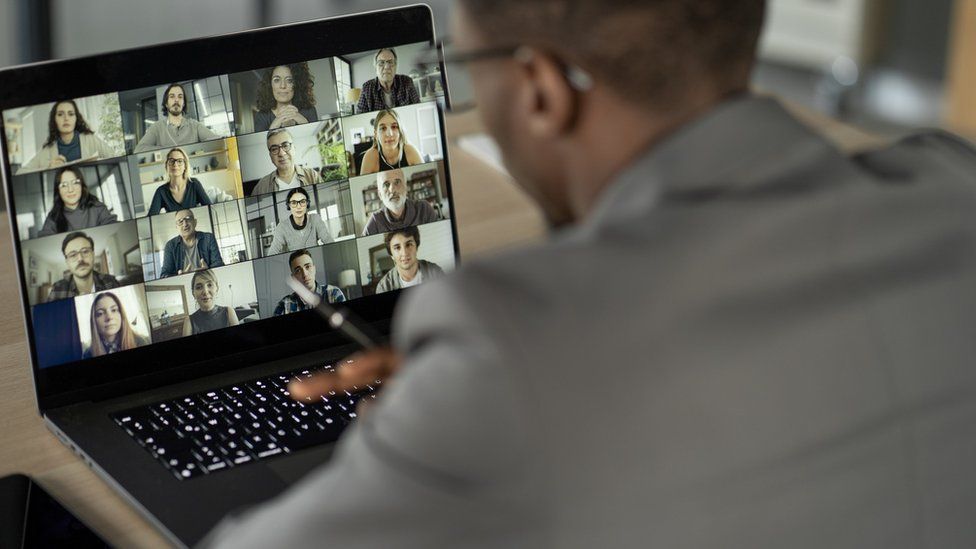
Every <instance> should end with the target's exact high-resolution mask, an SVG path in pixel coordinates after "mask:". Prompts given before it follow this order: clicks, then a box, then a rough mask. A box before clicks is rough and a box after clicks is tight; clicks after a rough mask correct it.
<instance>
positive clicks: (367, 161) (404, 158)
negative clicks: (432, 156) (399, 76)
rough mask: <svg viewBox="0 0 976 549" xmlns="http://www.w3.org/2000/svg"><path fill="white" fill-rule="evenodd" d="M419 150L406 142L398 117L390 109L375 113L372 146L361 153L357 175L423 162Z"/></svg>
mask: <svg viewBox="0 0 976 549" xmlns="http://www.w3.org/2000/svg"><path fill="white" fill-rule="evenodd" d="M423 161H424V160H423V158H422V157H421V156H420V151H418V150H417V148H416V147H414V146H413V145H411V144H409V143H407V136H406V135H404V134H403V133H402V132H401V130H400V117H399V116H398V115H397V113H396V111H394V110H392V109H386V110H382V111H379V112H377V113H376V118H374V119H373V147H372V148H371V149H369V150H367V151H366V153H365V154H364V155H363V166H362V168H361V169H360V170H359V175H366V174H370V173H376V172H379V171H383V170H394V169H396V168H405V167H407V166H413V165H415V164H421V163H423Z"/></svg>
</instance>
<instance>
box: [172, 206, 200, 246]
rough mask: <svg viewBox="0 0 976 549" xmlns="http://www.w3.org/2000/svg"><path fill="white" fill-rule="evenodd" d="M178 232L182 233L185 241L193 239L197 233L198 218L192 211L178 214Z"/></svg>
mask: <svg viewBox="0 0 976 549" xmlns="http://www.w3.org/2000/svg"><path fill="white" fill-rule="evenodd" d="M176 230H178V231H179V232H180V236H181V237H183V239H188V238H190V237H192V236H193V235H194V234H196V232H197V218H196V217H194V216H193V212H192V211H190V210H180V211H178V212H176Z"/></svg>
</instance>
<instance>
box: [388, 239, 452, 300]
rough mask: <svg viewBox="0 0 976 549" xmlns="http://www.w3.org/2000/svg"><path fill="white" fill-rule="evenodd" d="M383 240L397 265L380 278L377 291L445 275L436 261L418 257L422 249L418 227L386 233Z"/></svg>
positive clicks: (412, 284)
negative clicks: (418, 252)
mask: <svg viewBox="0 0 976 549" xmlns="http://www.w3.org/2000/svg"><path fill="white" fill-rule="evenodd" d="M383 240H384V242H386V251H387V252H388V253H389V254H390V257H391V258H392V259H393V264H394V265H395V267H393V268H392V269H390V270H389V271H387V272H386V274H385V275H383V278H381V279H380V282H379V284H377V285H376V293H378V294H379V293H383V292H389V291H390V290H399V289H400V288H409V287H411V286H417V285H418V284H420V283H422V282H427V281H430V280H434V279H435V278H440V277H442V276H444V270H443V269H441V268H440V266H438V265H437V264H436V263H434V262H432V261H427V260H426V259H417V251H418V250H419V249H420V230H419V229H417V227H405V228H403V229H399V230H396V231H393V232H389V233H386V236H385V237H384V238H383Z"/></svg>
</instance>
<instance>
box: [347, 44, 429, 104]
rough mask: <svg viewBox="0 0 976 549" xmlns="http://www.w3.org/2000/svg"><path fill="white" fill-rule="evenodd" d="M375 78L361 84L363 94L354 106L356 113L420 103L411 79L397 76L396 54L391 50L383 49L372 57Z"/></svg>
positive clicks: (400, 75)
mask: <svg viewBox="0 0 976 549" xmlns="http://www.w3.org/2000/svg"><path fill="white" fill-rule="evenodd" d="M373 66H374V67H376V78H373V79H372V80H367V81H366V82H363V92H362V94H361V95H360V96H359V103H357V104H356V112H361V113H362V112H371V111H377V110H380V109H392V108H393V107H402V106H404V105H413V104H414V103H420V94H419V93H417V87H416V86H414V84H413V79H412V78H410V77H409V76H407V75H405V74H397V73H396V70H397V54H396V50H394V49H393V48H383V49H381V50H380V51H378V52H376V55H374V56H373Z"/></svg>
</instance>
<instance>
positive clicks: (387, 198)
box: [363, 170, 438, 236]
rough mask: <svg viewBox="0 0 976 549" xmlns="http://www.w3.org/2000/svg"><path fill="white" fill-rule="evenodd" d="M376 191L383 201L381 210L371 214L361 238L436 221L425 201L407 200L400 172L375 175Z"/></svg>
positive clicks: (405, 184)
mask: <svg viewBox="0 0 976 549" xmlns="http://www.w3.org/2000/svg"><path fill="white" fill-rule="evenodd" d="M376 190H377V191H378V192H379V195H380V200H382V201H383V209H381V210H379V211H377V212H373V215H372V217H370V218H369V221H368V222H367V223H366V228H364V229H363V236H369V235H371V234H379V233H386V232H390V231H395V230H397V229H402V228H404V227H413V226H415V225H423V224H424V223H430V222H431V221H437V220H438V217H437V212H435V211H434V208H433V207H432V206H431V205H430V204H429V203H428V202H427V201H426V200H414V199H412V198H408V197H407V182H406V177H405V176H404V175H403V170H388V171H385V172H379V173H378V174H376Z"/></svg>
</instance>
